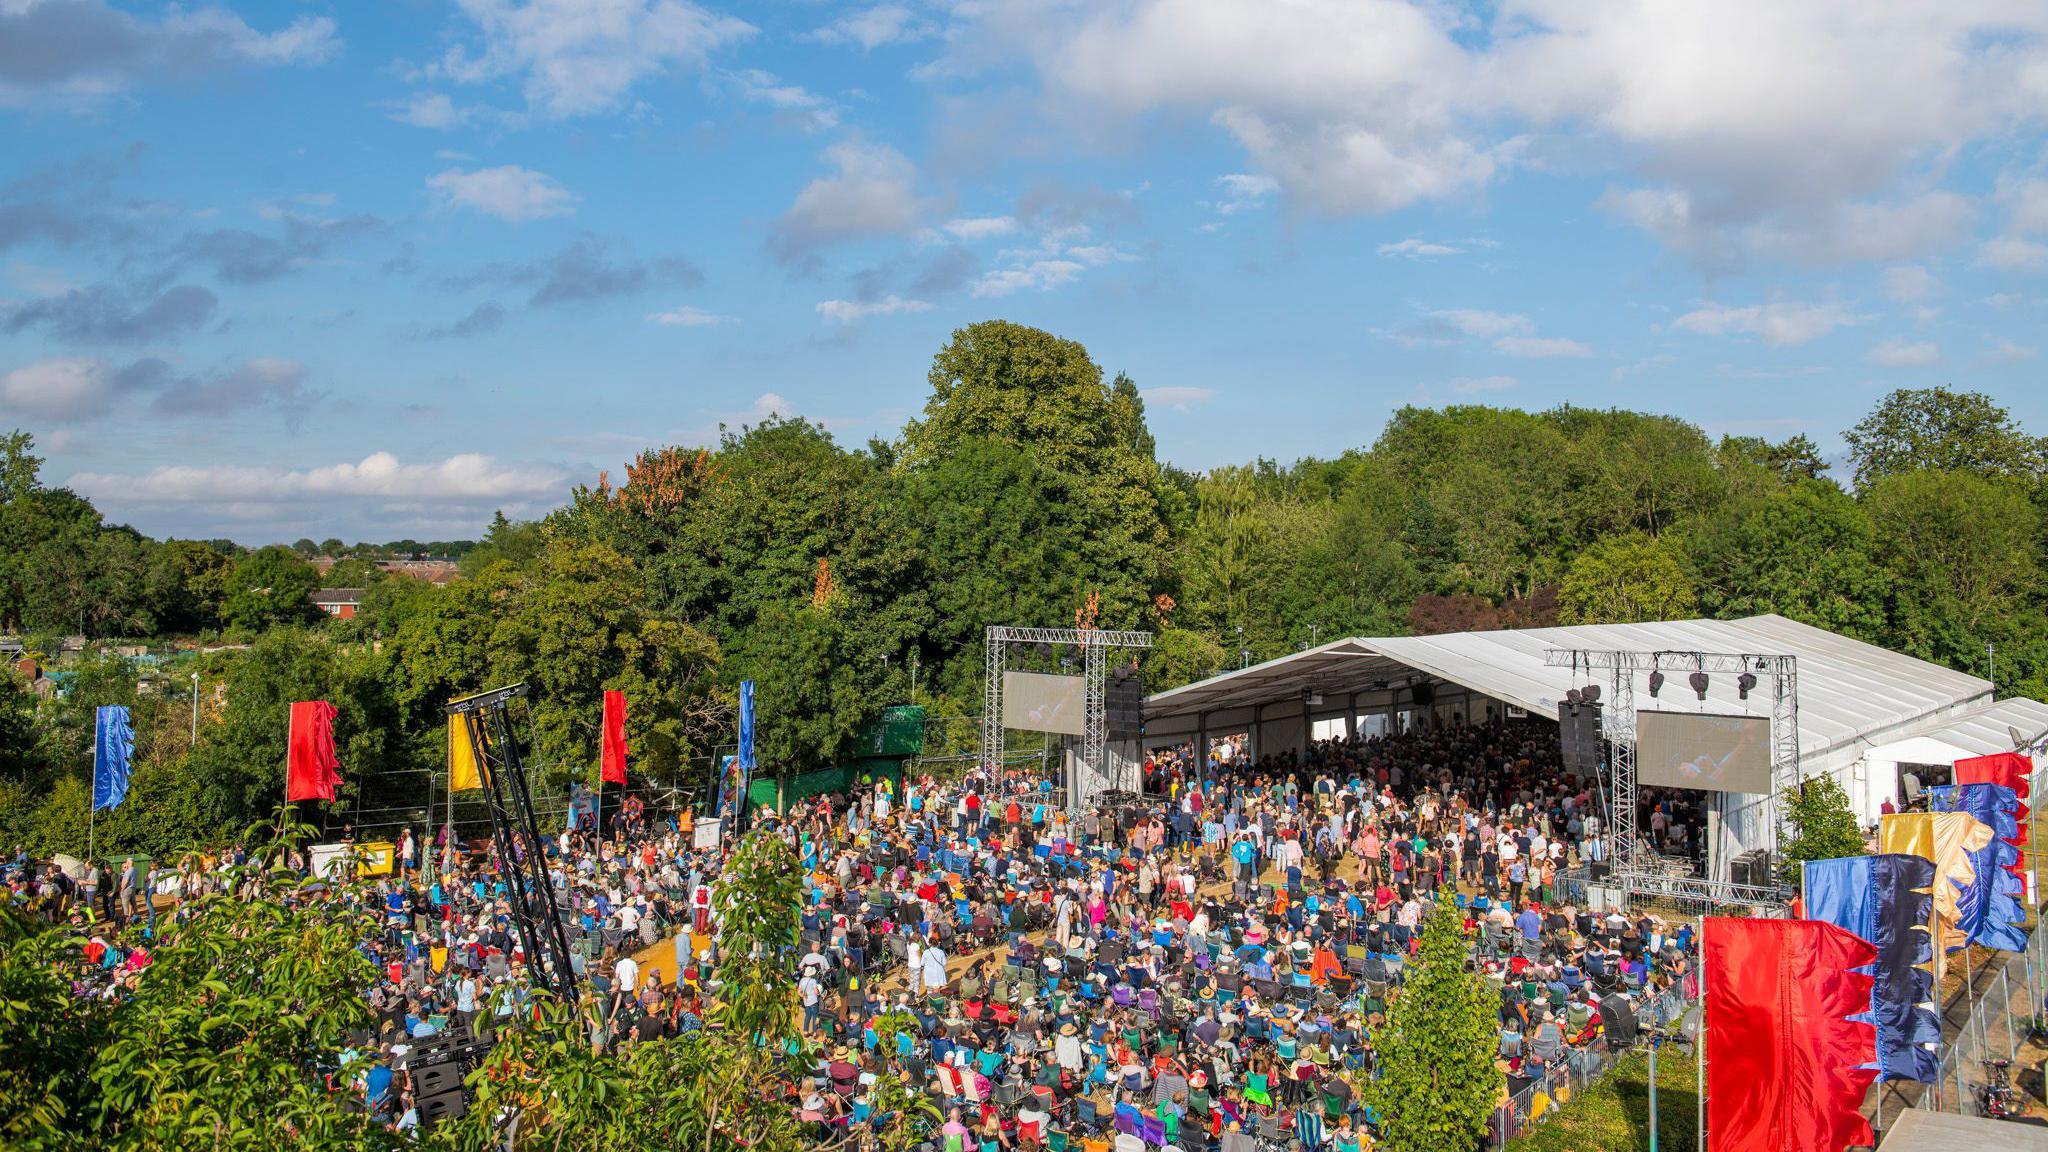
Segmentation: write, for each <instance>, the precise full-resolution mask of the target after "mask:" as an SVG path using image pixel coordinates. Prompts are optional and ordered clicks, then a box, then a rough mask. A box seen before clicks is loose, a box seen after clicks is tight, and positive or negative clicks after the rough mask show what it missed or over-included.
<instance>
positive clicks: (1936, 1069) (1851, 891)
mask: <svg viewBox="0 0 2048 1152" xmlns="http://www.w3.org/2000/svg"><path fill="white" fill-rule="evenodd" d="M1933 888H1934V862H1933V861H1932V860H1926V859H1923V858H1921V857H1919V856H1907V855H1903V854H1899V853H1885V854H1881V855H1877V856H1850V857H1847V858H1844V859H1840V860H1808V861H1807V862H1806V916H1807V919H1809V920H1824V921H1826V922H1828V923H1829V924H1833V925H1834V926H1835V927H1837V928H1841V929H1845V930H1847V931H1849V932H1854V933H1855V934H1856V935H1858V936H1861V937H1862V938H1863V939H1865V940H1867V941H1869V942H1870V943H1871V944H1872V945H1874V946H1875V947H1876V948H1877V961H1876V963H1874V964H1872V965H1871V971H1870V975H1871V985H1870V1011H1869V1012H1868V1013H1867V1014H1866V1013H1859V1014H1857V1015H1856V1016H1853V1017H1851V1019H1853V1020H1864V1021H1868V1022H1869V1023H1871V1024H1873V1025H1875V1026H1876V1028H1877V1076H1878V1079H1880V1080H1919V1081H1922V1082H1923V1083H1931V1082H1932V1081H1934V1080H1935V1079H1936V1078H1937V1077H1938V1076H1939V1074H1940V1065H1939V1062H1938V1061H1937V1059H1936V1052H1937V1051H1938V1050H1939V1048H1940V1045H1941V1020H1940V1019H1939V1018H1938V1017H1936V1016H1935V1014H1934V1012H1933V1010H1932V1009H1931V1008H1929V1007H1928V1006H1927V1005H1926V1002H1927V1001H1930V1000H1932V999H1933V997H1934V974H1933V973H1932V972H1930V971H1928V969H1927V968H1926V967H1924V965H1927V964H1930V963H1932V962H1933V960H1934V938H1933V937H1932V936H1930V935H1929V934H1928V931H1927V922H1928V920H1929V919H1931V918H1932V917H1933V915H1934V892H1933Z"/></svg>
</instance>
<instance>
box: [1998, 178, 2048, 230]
mask: <svg viewBox="0 0 2048 1152" xmlns="http://www.w3.org/2000/svg"><path fill="white" fill-rule="evenodd" d="M1998 200H1999V202H2000V203H2001V204H2003V205H2004V206H2005V209H2006V212H2007V226H2008V227H2010V228H2011V229H2012V230H2013V231H2014V232H2026V233H2033V232H2048V178H2042V177H2039V176H2033V177H2027V178H2024V179H2021V178H2016V177H2009V176H2008V177H2001V178H2000V179H1999V181H1998Z"/></svg>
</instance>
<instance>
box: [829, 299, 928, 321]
mask: <svg viewBox="0 0 2048 1152" xmlns="http://www.w3.org/2000/svg"><path fill="white" fill-rule="evenodd" d="M931 310H932V306H931V305H930V304H927V303H926V302H924V301H923V300H905V299H903V298H902V297H900V296H893V295H892V296H884V297H882V298H881V299H880V300H820V301H818V315H820V316H823V317H824V318H825V319H827V320H830V321H831V322H832V323H834V324H851V323H853V322H854V321H855V320H861V319H865V318H867V317H869V316H891V315H894V314H896V313H898V312H929V311H931Z"/></svg>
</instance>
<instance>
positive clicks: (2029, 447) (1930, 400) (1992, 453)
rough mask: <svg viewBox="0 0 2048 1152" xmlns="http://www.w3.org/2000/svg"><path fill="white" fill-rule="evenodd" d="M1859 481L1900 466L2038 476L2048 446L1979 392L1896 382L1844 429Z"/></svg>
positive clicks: (1879, 476)
mask: <svg viewBox="0 0 2048 1152" xmlns="http://www.w3.org/2000/svg"><path fill="white" fill-rule="evenodd" d="M1842 439H1844V440H1846V441H1848V442H1849V462H1850V464H1851V465H1852V466H1853V467H1854V468H1855V474H1856V485H1857V487H1859V488H1861V487H1866V486H1868V485H1871V484H1875V483H1876V482H1877V481H1879V480H1882V479H1884V478H1885V477H1887V476H1894V475H1898V474H1899V473H1903V472H1914V471H1922V470H1925V471H1935V472H1970V473H1975V474H1976V475H1979V476H2010V477H2025V478H2029V479H2035V478H2039V477H2040V476H2041V475H2042V472H2043V469H2044V466H2048V447H2044V442H2043V441H2042V439H2041V438H2040V437H2037V436H2032V435H2029V434H2028V433H2027V432H2026V430H2025V429H2023V428H2021V427H2020V425H2019V422H2018V421H2016V420H2014V419H2013V418H2012V415H2011V413H2009V412H2007V411H2006V410H2005V409H2004V408H2003V407H2001V406H1999V405H1998V404H1997V403H1996V402H1994V401H1993V400H1992V399H1991V397H1989V396H1986V395H1984V394H1983V393H1981V392H1957V391H1954V390H1952V389H1948V388H1901V389H1899V390H1897V391H1895V392H1893V393H1892V394H1891V395H1889V396H1886V397H1885V398H1884V400H1883V401H1882V402H1881V403H1879V404H1878V406H1877V408H1876V409H1875V410H1873V411H1872V412H1871V413H1870V415H1868V416H1865V417H1864V418H1863V419H1862V420H1860V421H1858V422H1857V424H1856V426H1855V427H1854V428H1851V429H1849V430H1848V431H1847V432H1844V433H1842Z"/></svg>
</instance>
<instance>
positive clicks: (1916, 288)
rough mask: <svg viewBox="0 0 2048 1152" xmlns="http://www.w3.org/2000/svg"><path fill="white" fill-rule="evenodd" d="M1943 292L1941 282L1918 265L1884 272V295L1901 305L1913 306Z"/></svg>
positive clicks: (1889, 269)
mask: <svg viewBox="0 0 2048 1152" xmlns="http://www.w3.org/2000/svg"><path fill="white" fill-rule="evenodd" d="M1939 291H1941V281H1940V279H1938V278H1937V277H1936V276H1935V275H1934V273H1932V272H1929V271H1928V270H1927V269H1925V268H1923V267H1921V266H1920V265H1918V264H1901V265H1898V266H1896V267H1892V268H1887V269H1885V270H1884V294H1885V295H1886V296H1888V297H1890V298H1891V299H1893V300H1896V301H1898V302H1899V303H1901V304H1913V303H1917V302H1919V301H1921V300H1925V299H1927V298H1928V297H1929V296H1932V295H1934V294H1935V293H1936V292H1939Z"/></svg>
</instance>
